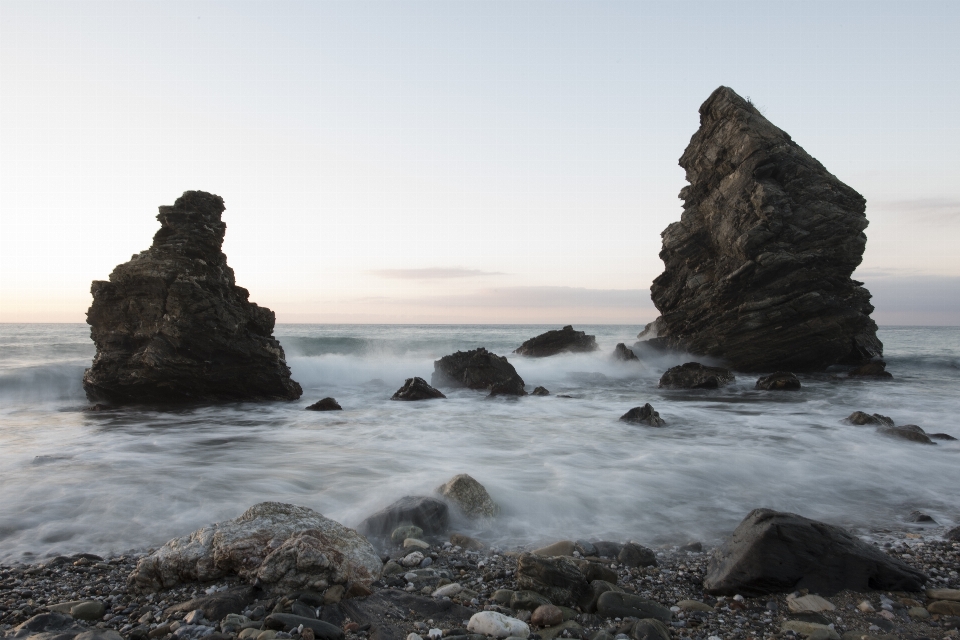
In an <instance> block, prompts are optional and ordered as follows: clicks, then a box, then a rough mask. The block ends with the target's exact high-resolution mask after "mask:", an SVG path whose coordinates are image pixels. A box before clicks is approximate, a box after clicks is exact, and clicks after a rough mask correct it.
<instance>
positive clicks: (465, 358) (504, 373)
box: [430, 347, 526, 396]
mask: <svg viewBox="0 0 960 640" xmlns="http://www.w3.org/2000/svg"><path fill="white" fill-rule="evenodd" d="M430 382H431V384H433V386H435V387H466V388H468V389H481V390H488V391H490V390H493V389H494V388H496V390H497V393H499V394H511V395H517V396H522V395H526V391H524V388H523V387H524V382H523V378H521V377H520V374H518V373H517V370H516V369H514V368H513V365H512V364H510V363H509V362H507V359H506V358H505V357H504V356H498V355H497V354H495V353H491V352H489V351H487V350H486V349H484V348H483V347H480V348H478V349H473V350H472V351H457V352H456V353H452V354H450V355H448V356H443V357H442V358H440V359H439V360H437V361H436V362H434V363H433V377H432V378H431V380H430Z"/></svg>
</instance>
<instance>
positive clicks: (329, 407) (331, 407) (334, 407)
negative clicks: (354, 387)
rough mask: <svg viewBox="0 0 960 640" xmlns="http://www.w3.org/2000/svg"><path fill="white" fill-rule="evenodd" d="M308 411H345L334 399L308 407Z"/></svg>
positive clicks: (326, 399) (324, 400)
mask: <svg viewBox="0 0 960 640" xmlns="http://www.w3.org/2000/svg"><path fill="white" fill-rule="evenodd" d="M307 411H343V407H341V406H340V404H339V403H338V402H337V401H336V400H334V399H333V398H324V399H323V400H320V401H318V402H315V403H313V404H312V405H310V406H309V407H307Z"/></svg>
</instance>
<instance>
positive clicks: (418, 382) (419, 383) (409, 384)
mask: <svg viewBox="0 0 960 640" xmlns="http://www.w3.org/2000/svg"><path fill="white" fill-rule="evenodd" d="M446 397H447V396H445V395H443V393H441V392H440V391H439V390H437V389H434V388H433V387H431V386H430V385H429V384H427V381H426V380H424V379H423V378H407V380H406V382H404V383H403V386H402V387H400V388H399V389H397V392H396V393H394V394H393V397H391V398H390V399H391V400H431V399H433V398H446Z"/></svg>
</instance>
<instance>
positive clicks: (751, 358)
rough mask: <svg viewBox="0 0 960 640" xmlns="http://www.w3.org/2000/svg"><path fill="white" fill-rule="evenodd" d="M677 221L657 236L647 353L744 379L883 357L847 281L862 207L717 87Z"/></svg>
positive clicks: (858, 244) (863, 222) (854, 285)
mask: <svg viewBox="0 0 960 640" xmlns="http://www.w3.org/2000/svg"><path fill="white" fill-rule="evenodd" d="M680 166H682V167H683V168H684V169H685V170H686V173H687V180H688V181H689V182H690V184H689V185H687V186H686V187H684V188H683V190H682V191H681V192H680V198H681V199H682V200H683V201H684V205H683V214H682V215H681V216H680V221H679V222H675V223H673V224H671V225H670V226H668V227H667V228H666V229H665V230H664V232H663V233H662V234H661V235H662V236H663V250H662V251H661V252H660V258H661V259H662V260H663V262H664V272H663V273H662V274H661V275H660V276H659V277H657V279H656V280H654V281H653V285H652V286H651V298H652V299H653V302H654V304H655V305H656V306H657V309H659V310H660V313H661V315H660V317H659V318H657V320H655V321H654V322H653V323H651V325H648V327H647V329H646V330H645V331H644V333H642V334H640V337H641V338H643V337H645V334H646V335H648V336H651V337H652V339H653V342H654V344H653V345H651V346H656V347H668V348H673V349H679V350H683V351H687V352H689V353H692V354H695V355H707V356H712V357H714V358H718V359H722V360H724V361H726V362H727V363H728V364H729V365H730V366H731V367H732V368H734V369H737V370H741V371H775V370H788V371H789V370H794V371H799V370H811V369H820V368H824V367H827V366H829V365H832V364H836V363H841V364H856V363H861V362H865V361H868V360H870V359H871V358H873V357H875V356H879V355H882V350H883V345H882V344H881V343H880V341H879V340H878V339H877V335H876V332H877V325H876V323H875V322H874V321H873V320H872V319H871V318H870V313H871V312H872V311H873V306H872V305H871V304H870V293H869V292H868V291H867V290H866V289H865V288H863V287H862V286H861V285H862V283H860V282H857V281H855V280H852V279H851V278H850V276H851V274H852V273H853V271H854V269H856V268H857V265H859V264H860V261H861V259H862V256H863V250H864V248H865V246H866V242H867V238H866V235H864V233H863V230H864V229H866V227H867V224H868V223H867V218H866V215H865V208H866V202H865V200H864V199H863V197H862V196H861V195H860V194H859V193H857V192H856V191H854V190H853V189H851V188H850V187H848V186H847V185H845V184H843V183H842V182H840V181H839V180H838V179H837V178H836V177H835V176H834V175H832V174H831V173H830V172H828V171H827V170H826V169H825V168H824V167H823V165H821V164H820V163H819V162H818V161H817V160H816V159H814V158H813V157H812V156H810V155H809V154H808V153H807V152H806V151H804V150H803V149H801V148H800V146H799V145H797V143H795V142H794V141H793V140H792V139H791V138H790V136H789V135H788V134H787V133H785V132H784V131H781V130H780V129H779V128H777V127H776V126H774V125H773V124H772V123H770V122H769V121H768V120H767V119H766V118H764V117H763V115H761V113H760V112H759V111H758V110H757V109H756V108H755V107H754V106H753V105H752V104H751V103H750V102H749V101H747V100H744V99H743V98H741V97H740V96H739V95H737V94H736V93H735V92H734V91H733V90H732V89H730V88H728V87H720V88H718V89H717V90H716V91H714V92H713V94H712V95H711V96H710V97H709V98H708V99H707V101H706V102H704V103H703V105H702V106H701V107H700V129H699V131H697V133H696V134H694V136H693V137H692V138H691V140H690V145H689V146H688V147H687V149H686V151H685V152H684V153H683V155H682V156H681V158H680Z"/></svg>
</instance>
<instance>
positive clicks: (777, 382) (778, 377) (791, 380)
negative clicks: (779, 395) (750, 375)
mask: <svg viewBox="0 0 960 640" xmlns="http://www.w3.org/2000/svg"><path fill="white" fill-rule="evenodd" d="M755 388H756V389H759V390H762V391H791V390H795V389H799V388H800V379H799V378H797V376H795V375H794V374H792V373H790V372H789V371H777V372H776V373H771V374H770V375H768V376H763V377H762V378H760V379H759V380H757V385H756V387H755Z"/></svg>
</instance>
